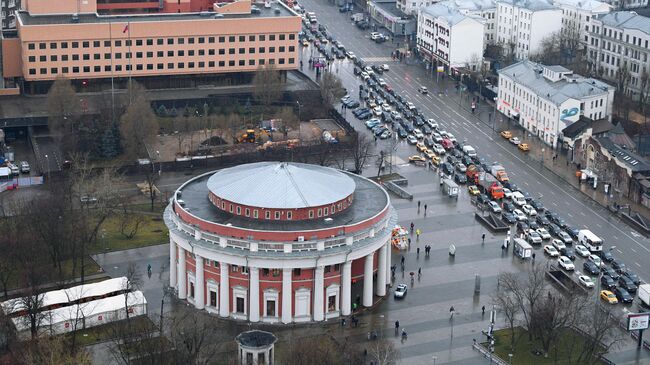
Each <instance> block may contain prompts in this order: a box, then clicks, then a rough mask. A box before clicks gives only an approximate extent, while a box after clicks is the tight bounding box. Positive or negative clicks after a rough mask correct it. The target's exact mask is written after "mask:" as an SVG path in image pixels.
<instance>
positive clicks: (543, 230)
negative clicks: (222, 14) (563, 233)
mask: <svg viewBox="0 0 650 365" xmlns="http://www.w3.org/2000/svg"><path fill="white" fill-rule="evenodd" d="M537 233H539V235H540V236H542V239H543V240H549V239H551V234H550V233H548V231H547V230H546V228H537Z"/></svg>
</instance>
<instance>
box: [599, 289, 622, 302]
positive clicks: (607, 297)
mask: <svg viewBox="0 0 650 365" xmlns="http://www.w3.org/2000/svg"><path fill="white" fill-rule="evenodd" d="M600 299H602V300H604V301H606V302H607V303H609V304H616V303H618V299H616V295H614V293H612V292H611V291H609V290H601V291H600Z"/></svg>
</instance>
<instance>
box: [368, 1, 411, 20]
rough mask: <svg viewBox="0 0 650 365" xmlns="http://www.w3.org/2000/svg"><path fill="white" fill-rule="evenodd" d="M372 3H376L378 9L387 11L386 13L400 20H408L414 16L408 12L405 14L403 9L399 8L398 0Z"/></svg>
mask: <svg viewBox="0 0 650 365" xmlns="http://www.w3.org/2000/svg"><path fill="white" fill-rule="evenodd" d="M372 3H373V4H375V6H376V7H377V9H379V10H381V11H383V12H385V13H386V14H388V15H390V16H392V17H393V18H396V19H398V20H402V21H407V20H409V19H411V18H412V17H411V16H409V15H408V14H404V13H403V12H402V11H401V10H399V9H398V8H397V5H396V4H397V2H396V1H392V2H379V1H376V2H375V1H373V2H372Z"/></svg>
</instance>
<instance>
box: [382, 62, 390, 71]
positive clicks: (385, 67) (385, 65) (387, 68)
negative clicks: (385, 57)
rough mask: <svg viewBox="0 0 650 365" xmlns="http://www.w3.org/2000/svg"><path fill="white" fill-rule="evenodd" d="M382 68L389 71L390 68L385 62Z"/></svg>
mask: <svg viewBox="0 0 650 365" xmlns="http://www.w3.org/2000/svg"><path fill="white" fill-rule="evenodd" d="M381 69H382V70H384V71H388V70H390V68H389V67H388V65H387V64H385V63H384V64H383V65H381Z"/></svg>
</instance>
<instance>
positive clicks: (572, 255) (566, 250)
mask: <svg viewBox="0 0 650 365" xmlns="http://www.w3.org/2000/svg"><path fill="white" fill-rule="evenodd" d="M560 255H562V256H566V257H568V258H569V259H571V261H573V260H575V259H576V254H575V253H574V252H573V250H572V249H570V248H568V247H564V248H562V249H561V250H560Z"/></svg>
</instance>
